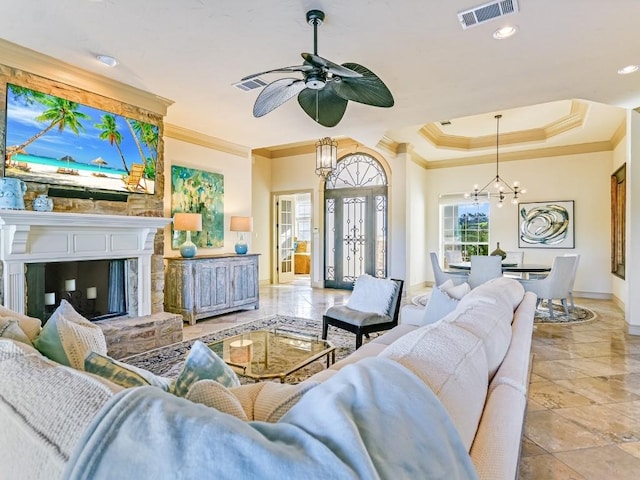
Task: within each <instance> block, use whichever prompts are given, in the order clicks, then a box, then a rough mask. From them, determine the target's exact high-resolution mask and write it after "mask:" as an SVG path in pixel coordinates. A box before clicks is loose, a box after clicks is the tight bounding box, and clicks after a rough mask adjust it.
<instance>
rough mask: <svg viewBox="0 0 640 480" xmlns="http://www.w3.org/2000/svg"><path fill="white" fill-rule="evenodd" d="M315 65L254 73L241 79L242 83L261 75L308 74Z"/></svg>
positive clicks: (294, 66)
mask: <svg viewBox="0 0 640 480" xmlns="http://www.w3.org/2000/svg"><path fill="white" fill-rule="evenodd" d="M313 68H314V67H313V65H306V64H305V65H293V66H291V67H280V68H274V69H273V70H267V71H265V72H260V73H253V74H251V75H247V76H246V77H243V78H241V79H240V81H241V82H244V81H246V80H251V79H252V78H256V77H259V76H260V75H265V74H267V73H289V72H308V71H309V70H313Z"/></svg>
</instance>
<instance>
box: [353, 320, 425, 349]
mask: <svg viewBox="0 0 640 480" xmlns="http://www.w3.org/2000/svg"><path fill="white" fill-rule="evenodd" d="M415 329H416V326H415V325H411V324H400V325H397V326H395V327H393V328H392V329H391V330H388V331H387V332H385V333H384V335H380V336H379V337H376V338H374V339H373V340H371V342H370V343H381V344H382V345H391V344H392V343H393V342H395V341H396V340H397V339H399V338H400V337H401V336H403V335H405V334H407V333H409V332H411V331H413V330H415ZM360 348H362V347H360Z"/></svg>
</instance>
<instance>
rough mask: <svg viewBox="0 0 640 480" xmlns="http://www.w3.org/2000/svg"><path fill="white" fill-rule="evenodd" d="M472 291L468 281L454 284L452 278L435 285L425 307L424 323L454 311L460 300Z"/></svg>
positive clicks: (434, 320) (426, 323)
mask: <svg viewBox="0 0 640 480" xmlns="http://www.w3.org/2000/svg"><path fill="white" fill-rule="evenodd" d="M470 291H471V288H470V287H469V284H468V283H461V284H460V285H454V284H453V281H451V280H447V281H446V282H444V283H443V284H442V285H440V286H439V287H433V292H432V293H431V298H429V301H428V302H427V306H426V308H425V309H424V315H423V316H422V325H428V324H430V323H434V322H437V321H438V320H440V319H441V318H443V317H445V316H446V315H447V314H449V313H451V312H453V311H454V310H455V309H456V307H457V306H458V302H459V301H460V300H461V299H462V298H463V297H464V296H465V295H466V294H467V293H469V292H470Z"/></svg>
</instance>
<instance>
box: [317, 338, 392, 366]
mask: <svg viewBox="0 0 640 480" xmlns="http://www.w3.org/2000/svg"><path fill="white" fill-rule="evenodd" d="M385 348H387V346H386V345H385V344H384V343H374V342H369V343H365V344H364V345H362V346H361V347H360V348H358V349H357V350H356V351H355V352H353V353H352V354H351V355H349V356H347V357H345V358H343V359H342V360H339V361H337V362H336V363H334V364H333V365H331V366H330V367H329V369H331V370H340V369H341V368H342V367H344V366H345V365H350V364H352V363H356V362H358V361H360V360H362V359H363V358H367V357H375V356H376V355H378V354H379V353H380V352H382V351H383V350H384V349H385Z"/></svg>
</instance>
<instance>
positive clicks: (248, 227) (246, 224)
mask: <svg viewBox="0 0 640 480" xmlns="http://www.w3.org/2000/svg"><path fill="white" fill-rule="evenodd" d="M229 230H231V231H232V232H240V238H239V239H238V241H237V242H236V247H235V248H236V253H237V254H238V255H244V254H245V253H247V251H248V249H249V247H248V246H247V243H246V242H245V241H244V232H251V231H253V217H231V225H230V227H229Z"/></svg>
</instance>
